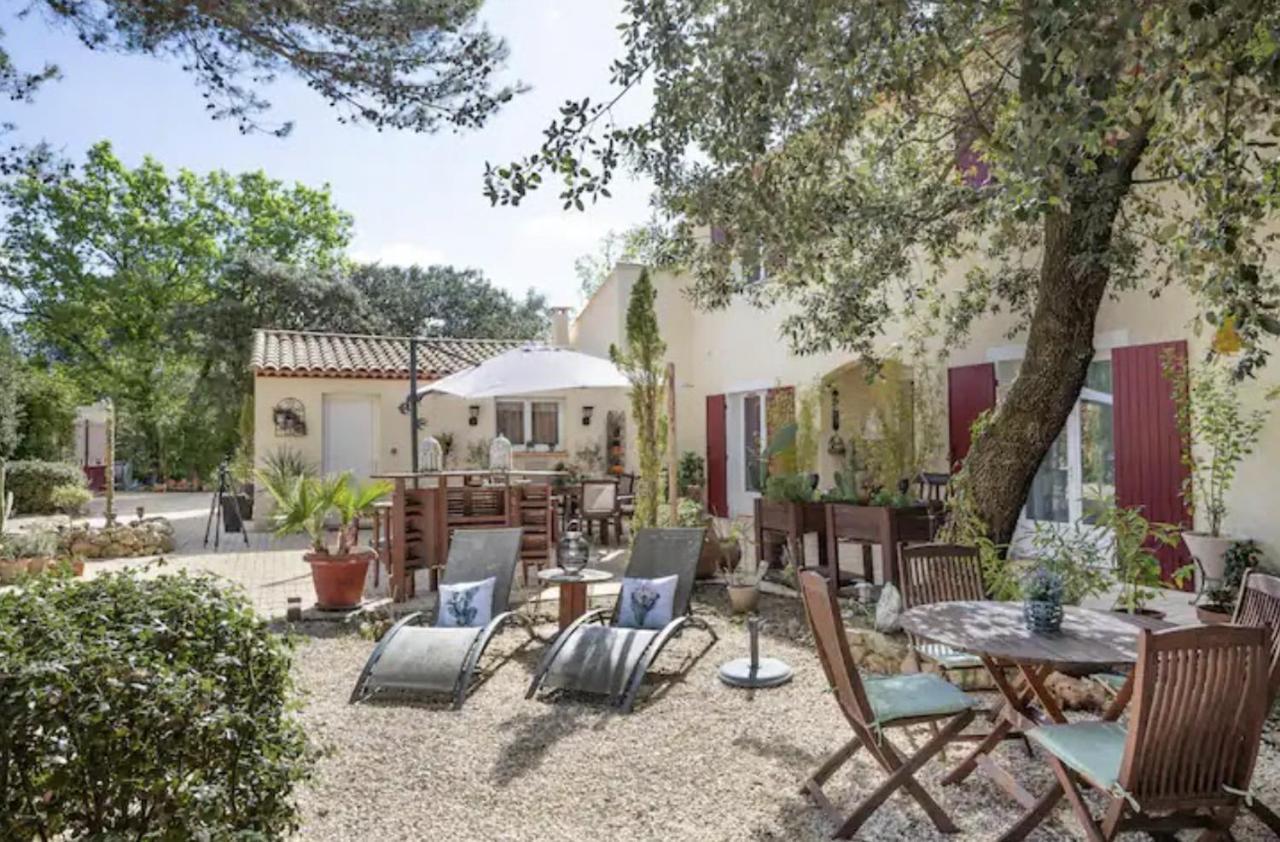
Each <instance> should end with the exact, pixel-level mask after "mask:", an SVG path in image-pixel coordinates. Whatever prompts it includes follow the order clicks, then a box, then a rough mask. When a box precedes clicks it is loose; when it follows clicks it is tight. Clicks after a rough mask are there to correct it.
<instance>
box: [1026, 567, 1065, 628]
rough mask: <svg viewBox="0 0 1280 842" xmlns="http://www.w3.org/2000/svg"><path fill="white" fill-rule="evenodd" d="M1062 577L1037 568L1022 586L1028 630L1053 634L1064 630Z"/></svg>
mask: <svg viewBox="0 0 1280 842" xmlns="http://www.w3.org/2000/svg"><path fill="white" fill-rule="evenodd" d="M1062 593H1063V581H1062V576H1061V575H1059V574H1058V573H1057V572H1055V571H1053V570H1050V569H1049V568H1047V567H1037V568H1036V569H1035V570H1033V571H1032V572H1031V575H1030V576H1029V577H1027V581H1026V582H1024V583H1023V586H1022V619H1023V622H1024V623H1026V626H1027V630H1028V631H1032V632H1035V633H1036V634H1051V633H1053V632H1056V631H1058V630H1059V629H1061V628H1062Z"/></svg>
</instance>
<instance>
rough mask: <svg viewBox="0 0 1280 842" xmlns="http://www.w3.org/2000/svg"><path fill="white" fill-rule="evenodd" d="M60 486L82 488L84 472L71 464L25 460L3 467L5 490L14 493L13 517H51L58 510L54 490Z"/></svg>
mask: <svg viewBox="0 0 1280 842" xmlns="http://www.w3.org/2000/svg"><path fill="white" fill-rule="evenodd" d="M60 485H74V486H78V487H80V488H84V487H85V485H86V483H85V477H84V471H82V470H81V469H80V466H79V465H74V464H72V463H70V462H36V461H26V462H9V463H7V464H6V465H5V490H6V491H12V492H13V511H14V513H15V514H20V515H47V514H53V513H54V512H56V511H57V510H58V507H57V506H55V505H54V499H53V490H54V489H55V488H57V487H58V486H60Z"/></svg>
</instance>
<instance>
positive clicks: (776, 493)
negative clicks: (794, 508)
mask: <svg viewBox="0 0 1280 842" xmlns="http://www.w3.org/2000/svg"><path fill="white" fill-rule="evenodd" d="M764 499H766V500H768V501H770V502H771V503H807V502H809V501H811V500H813V499H814V494H813V479H812V476H811V475H810V474H775V475H773V476H770V477H769V479H768V481H767V482H766V483H765V486H764Z"/></svg>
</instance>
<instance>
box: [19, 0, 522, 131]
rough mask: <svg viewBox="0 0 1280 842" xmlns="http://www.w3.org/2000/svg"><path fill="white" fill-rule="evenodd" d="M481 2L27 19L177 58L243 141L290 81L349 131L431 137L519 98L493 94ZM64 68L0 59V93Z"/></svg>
mask: <svg viewBox="0 0 1280 842" xmlns="http://www.w3.org/2000/svg"><path fill="white" fill-rule="evenodd" d="M481 5H482V0H397V2H394V3H388V2H384V0H346V2H342V3H245V2H203V3H190V2H181V0H151V2H146V3H138V2H131V0H70V2H68V1H67V0H34V2H31V3H28V4H25V8H24V9H23V10H22V11H21V14H23V15H30V14H38V15H40V16H41V17H42V18H43V19H44V20H45V21H47V22H48V24H49V25H50V26H51V27H57V28H65V29H69V30H71V31H72V32H74V33H75V35H76V36H77V37H78V39H79V40H80V42H81V43H82V44H84V46H85V47H87V48H88V49H91V50H100V51H110V52H118V53H126V54H132V55H147V56H155V57H164V58H176V59H177V60H178V61H179V62H180V66H181V68H182V70H184V71H185V72H187V73H189V74H191V75H192V76H193V77H195V80H196V83H197V85H198V86H199V87H200V89H201V91H202V95H203V97H204V98H205V100H206V102H207V109H208V111H209V113H210V115H211V116H212V117H213V118H214V119H232V120H235V121H236V122H237V124H238V125H239V127H240V129H241V131H244V132H249V131H259V130H263V129H266V130H270V131H273V132H275V133H277V134H286V133H287V132H288V131H289V130H290V128H291V127H292V124H291V123H289V122H283V123H275V124H265V123H264V122H263V118H264V114H265V112H266V111H267V110H268V109H269V107H270V102H269V101H268V100H267V99H266V97H265V95H264V93H263V89H264V88H266V87H267V86H268V85H269V84H270V83H271V82H272V81H273V80H274V79H275V78H276V77H277V76H278V75H280V74H284V73H287V74H291V75H293V76H295V77H297V78H298V79H300V80H302V81H304V82H306V84H307V86H308V87H310V88H312V89H313V90H315V91H316V93H318V94H319V95H320V96H322V97H324V98H325V100H327V101H328V102H329V104H330V105H331V106H332V107H333V108H334V109H335V110H336V111H337V112H338V115H339V119H340V120H341V121H342V122H350V123H367V124H369V125H372V126H375V127H377V128H378V129H383V128H395V129H410V130H413V131H419V132H430V131H435V130H437V129H439V128H440V127H441V126H453V127H457V128H473V127H478V126H481V125H483V124H484V123H485V122H486V121H487V120H488V118H489V117H491V116H492V115H493V114H494V112H496V111H497V110H498V108H499V107H501V105H502V104H503V103H504V102H506V101H508V100H509V99H510V98H511V97H512V96H513V95H514V94H515V93H517V92H518V91H519V86H518V85H497V84H495V82H494V78H493V77H494V74H495V73H496V71H497V70H498V69H499V68H500V67H501V66H502V64H503V62H504V61H505V59H506V55H507V48H506V45H505V44H504V43H503V42H502V40H501V39H499V38H495V37H494V36H493V35H492V34H490V33H489V31H488V30H487V29H486V28H485V27H484V26H482V25H481V24H480V23H479V22H478V20H477V15H478V12H479V10H480V7H481ZM59 74H60V71H59V69H58V68H57V66H55V65H52V64H45V65H44V66H42V67H39V68H31V69H22V68H18V67H16V66H14V64H13V63H12V61H11V59H10V56H9V54H8V52H7V51H6V50H5V49H3V47H0V93H2V94H5V95H6V96H8V97H9V98H12V99H28V100H29V99H30V97H31V96H32V95H33V94H34V93H35V91H36V90H37V89H38V88H39V87H40V85H42V84H43V83H46V82H48V81H49V80H50V79H54V78H57V77H58V76H59Z"/></svg>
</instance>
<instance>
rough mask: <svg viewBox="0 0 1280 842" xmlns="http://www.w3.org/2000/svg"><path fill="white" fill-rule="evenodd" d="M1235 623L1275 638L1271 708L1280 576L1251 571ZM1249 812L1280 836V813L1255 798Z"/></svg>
mask: <svg viewBox="0 0 1280 842" xmlns="http://www.w3.org/2000/svg"><path fill="white" fill-rule="evenodd" d="M1231 622H1233V623H1235V624H1236V625H1238V626H1259V627H1261V628H1265V629H1266V630H1267V633H1268V634H1269V635H1270V637H1271V667H1270V677H1269V679H1268V681H1267V687H1268V693H1267V698H1268V699H1270V700H1271V703H1270V704H1269V705H1268V709H1270V708H1271V707H1274V706H1275V703H1276V697H1277V696H1278V695H1280V577H1278V576H1272V575H1270V574H1267V573H1260V572H1258V571H1257V570H1249V571H1246V572H1245V574H1244V581H1242V582H1241V583H1240V596H1239V598H1238V599H1237V600H1236V612H1235V615H1234V616H1233V617H1232V618H1231ZM1246 806H1247V808H1248V810H1249V812H1251V813H1253V814H1254V815H1255V816H1257V817H1258V820H1259V821H1260V822H1262V823H1263V824H1265V825H1266V826H1267V827H1268V828H1269V829H1270V830H1271V832H1272V833H1274V834H1275V835H1276V836H1277V837H1280V815H1277V814H1276V812H1275V811H1274V810H1272V809H1271V808H1270V807H1268V806H1267V805H1266V804H1263V803H1262V802H1261V801H1259V800H1258V799H1256V798H1254V799H1251V800H1250V801H1248V802H1246Z"/></svg>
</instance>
